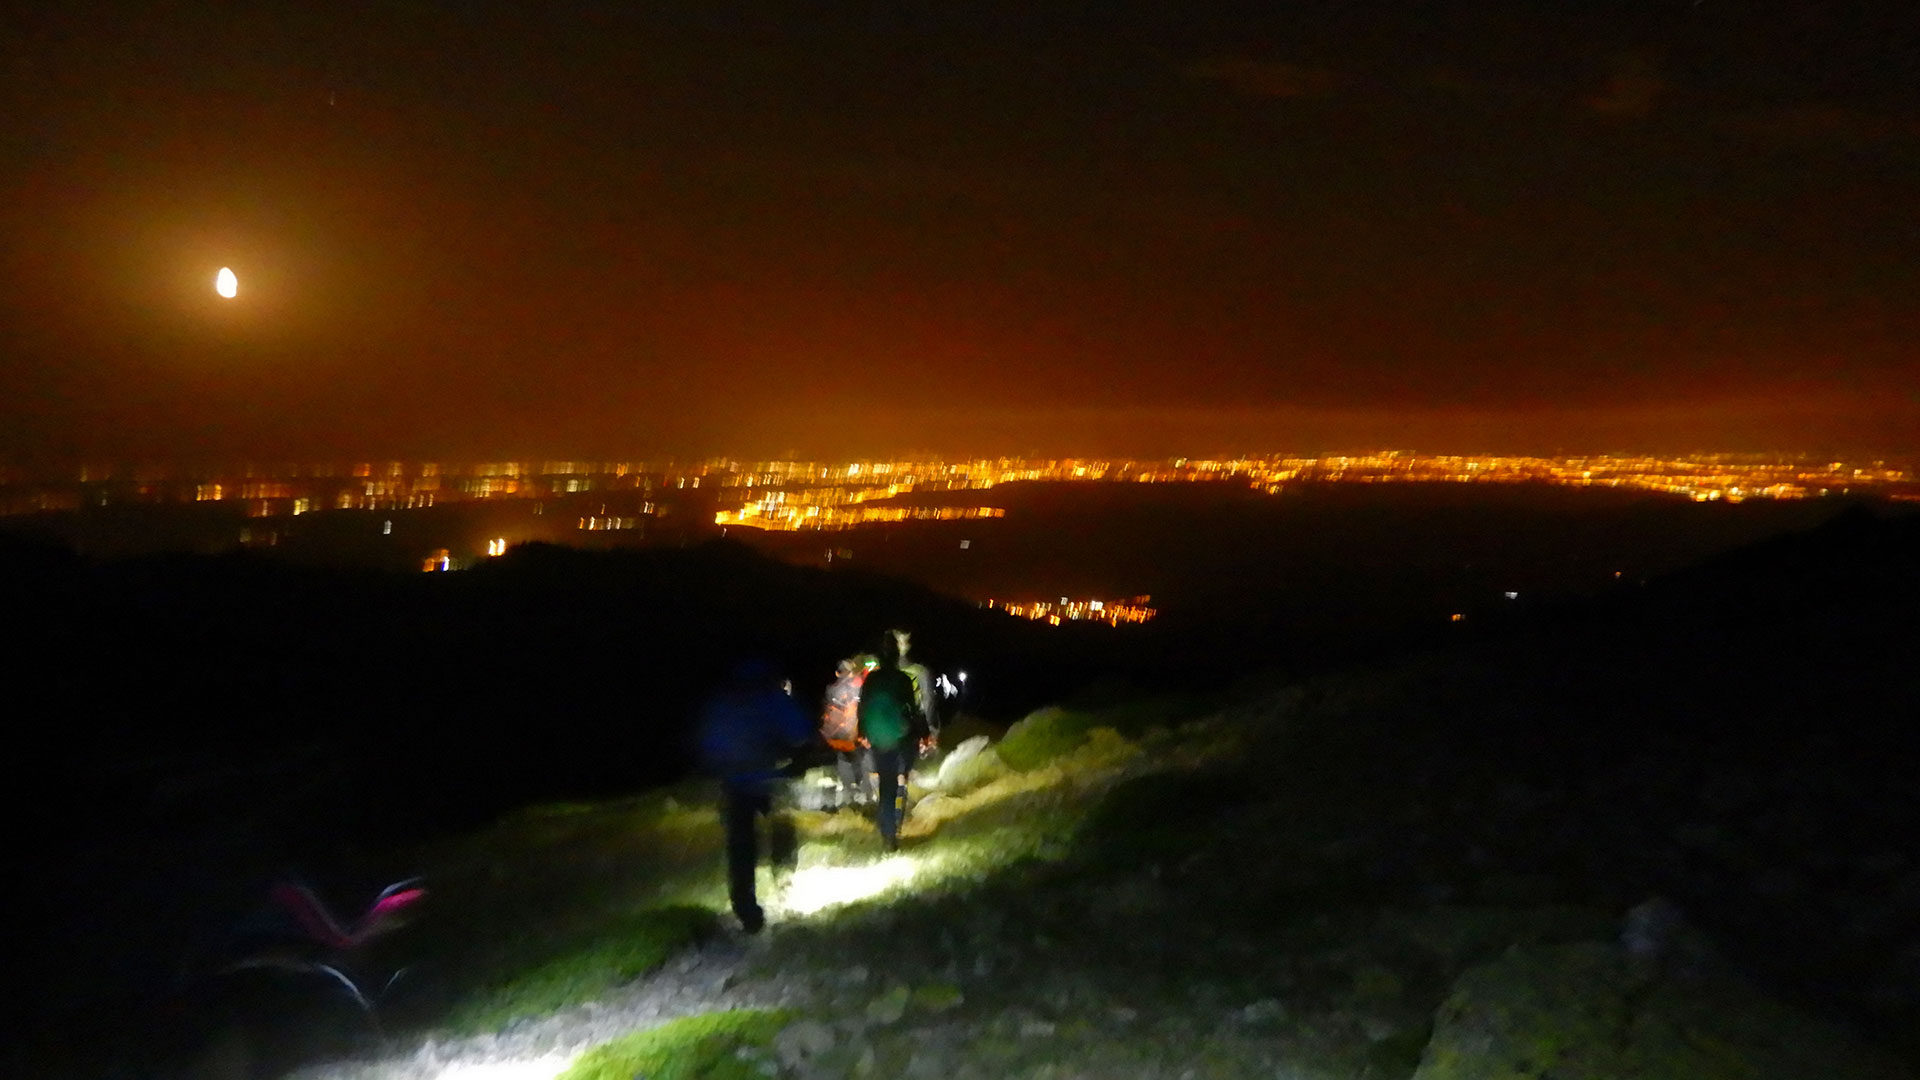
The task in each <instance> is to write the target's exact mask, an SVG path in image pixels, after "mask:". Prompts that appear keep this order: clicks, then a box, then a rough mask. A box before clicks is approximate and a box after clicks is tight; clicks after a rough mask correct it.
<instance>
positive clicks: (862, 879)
mask: <svg viewBox="0 0 1920 1080" xmlns="http://www.w3.org/2000/svg"><path fill="white" fill-rule="evenodd" d="M922 869H924V866H923V864H922V860H920V859H918V858H916V857H914V856H913V855H910V854H895V855H892V856H889V857H887V858H885V859H881V860H880V861H878V862H871V863H863V864H859V865H855V866H805V867H801V868H800V869H798V870H795V871H794V872H793V877H792V879H791V880H789V881H788V882H787V886H786V890H785V892H784V893H782V895H781V897H780V906H781V907H782V908H784V909H785V910H786V911H787V912H788V913H789V914H793V915H811V914H813V913H814V912H817V911H822V910H824V909H826V908H830V907H835V906H837V905H840V904H851V903H853V902H855V901H857V900H868V899H871V898H873V897H876V896H880V895H881V894H883V893H886V892H887V891H889V890H891V889H894V888H897V887H899V886H902V885H906V884H909V883H910V882H912V881H913V879H914V878H915V877H917V876H918V875H919V873H920V872H921V870H922Z"/></svg>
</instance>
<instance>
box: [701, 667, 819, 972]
mask: <svg viewBox="0 0 1920 1080" xmlns="http://www.w3.org/2000/svg"><path fill="white" fill-rule="evenodd" d="M784 685H785V684H784V682H783V680H782V679H781V678H780V676H779V674H778V673H777V672H775V670H774V668H773V665H772V664H771V663H769V662H767V661H765V660H761V659H757V658H753V659H747V660H743V661H741V662H740V663H738V664H736V665H734V668H733V672H732V674H731V675H730V676H729V677H728V679H727V683H726V685H725V686H723V687H721V689H720V690H719V691H718V692H716V693H715V694H714V695H713V696H712V697H711V698H709V699H708V700H707V703H706V704H705V705H704V706H703V707H702V708H701V711H700V719H699V724H698V727H697V729H696V732H697V737H698V739H699V752H700V758H701V761H702V763H703V764H704V765H705V766H706V768H707V769H708V771H710V772H712V773H713V774H714V775H715V776H717V777H718V778H719V780H720V815H721V819H722V821H723V822H724V823H725V825H726V831H727V897H728V899H729V900H730V901H731V902H732V904H733V913H734V915H735V916H737V917H738V918H739V919H740V927H741V929H743V930H745V931H746V932H747V933H749V934H755V933H759V931H760V928H761V927H763V926H765V925H766V921H767V920H766V913H765V912H764V911H762V910H761V908H760V903H759V900H758V898H757V897H756V896H755V895H754V885H753V875H754V868H755V865H756V864H757V863H758V862H759V859H760V851H759V847H760V844H759V839H758V836H757V835H756V833H757V825H758V820H759V818H761V817H762V816H768V815H771V814H772V812H773V787H774V785H775V783H777V782H778V781H779V780H780V778H782V777H784V776H786V775H788V774H789V770H788V768H786V765H787V763H788V762H790V761H791V760H792V759H794V758H795V757H796V756H797V755H798V754H800V753H801V752H802V751H803V750H804V749H805V747H806V745H807V744H808V743H810V742H812V741H813V739H814V728H813V724H812V723H810V722H809V721H808V720H807V715H806V713H805V712H803V711H801V708H800V705H799V703H798V702H796V701H794V700H793V698H792V696H791V695H790V694H788V693H787V692H786V690H785V689H784ZM776 824H777V823H776ZM776 840H777V837H776Z"/></svg>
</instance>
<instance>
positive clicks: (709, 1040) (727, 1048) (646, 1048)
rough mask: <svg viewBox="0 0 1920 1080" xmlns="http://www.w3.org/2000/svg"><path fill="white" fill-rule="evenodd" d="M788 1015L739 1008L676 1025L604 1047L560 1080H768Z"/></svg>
mask: <svg viewBox="0 0 1920 1080" xmlns="http://www.w3.org/2000/svg"><path fill="white" fill-rule="evenodd" d="M791 1019H792V1016H791V1014H789V1013H787V1012H785V1011H767V1010H758V1009H738V1010H734V1011H731V1012H720V1013H706V1014H703V1015H701V1016H689V1017H687V1018H685V1019H683V1020H673V1021H669V1022H668V1023H665V1024H662V1025H660V1026H659V1027H657V1028H652V1029H650V1030H647V1031H641V1032H636V1033H635V1034H632V1035H628V1036H626V1037H625V1038H621V1039H615V1040H614V1041H612V1042H610V1043H603V1044H601V1045H600V1046H596V1047H594V1048H593V1049H592V1050H589V1051H587V1052H586V1053H585V1054H582V1055H581V1056H580V1060H579V1061H577V1062H575V1063H574V1065H573V1067H572V1068H570V1069H568V1070H567V1071H566V1072H564V1073H562V1074H561V1075H560V1077H559V1080H633V1078H635V1077H642V1076H644V1077H646V1078H647V1080H765V1077H766V1076H767V1075H769V1073H768V1071H767V1069H766V1068H765V1066H766V1065H768V1064H770V1063H771V1062H772V1060H773V1054H772V1051H771V1049H770V1047H771V1044H772V1042H773V1038H774V1036H776V1035H778V1034H779V1033H780V1030H781V1029H782V1028H784V1027H786V1025H787V1023H788V1022H789V1021H790V1020H791Z"/></svg>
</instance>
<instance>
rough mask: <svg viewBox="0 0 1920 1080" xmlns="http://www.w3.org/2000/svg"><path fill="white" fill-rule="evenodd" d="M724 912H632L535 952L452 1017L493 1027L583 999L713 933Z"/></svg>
mask: <svg viewBox="0 0 1920 1080" xmlns="http://www.w3.org/2000/svg"><path fill="white" fill-rule="evenodd" d="M718 925H719V918H718V916H716V915H715V914H714V913H713V912H712V911H709V910H707V909H705V908H698V907H691V906H684V905H682V906H674V907H665V908H654V909H651V910H646V911H638V912H634V913H632V914H631V915H630V916H628V917H626V918H625V919H621V920H618V921H613V922H609V923H606V924H604V925H602V926H601V927H599V928H597V930H596V932H595V933H593V934H592V935H591V936H586V937H581V938H570V939H568V940H566V941H565V942H564V943H557V947H558V948H559V949H560V950H561V951H558V952H556V953H552V954H549V955H547V956H545V957H543V958H540V959H537V960H534V959H531V958H529V959H528V960H526V961H524V962H523V964H522V965H521V966H519V967H515V968H512V969H510V970H507V971H503V972H500V973H498V974H497V975H496V977H495V978H494V980H493V981H492V982H491V983H489V984H488V985H485V986H483V987H480V988H478V989H476V990H474V991H473V992H471V993H470V995H469V996H468V998H467V1000H466V1002H465V1003H464V1004H463V1005H461V1006H460V1007H459V1008H458V1009H457V1010H456V1011H455V1013H454V1014H453V1016H452V1017H450V1018H449V1021H448V1024H449V1026H450V1027H452V1028H453V1029H454V1030H456V1031H462V1032H479V1031H493V1030H498V1029H499V1028H501V1027H503V1026H505V1025H506V1024H507V1023H509V1022H511V1021H513V1020H516V1019H519V1018H522V1017H529V1016H545V1015H547V1014H549V1013H552V1012H555V1011H557V1010H560V1009H564V1008H566V1007H568V1006H571V1005H579V1004H582V1003H585V1002H588V1001H592V1000H594V999H595V998H597V997H599V996H601V995H602V994H604V993H606V992H607V991H609V990H611V989H613V988H614V987H616V986H619V985H620V984H622V983H625V982H629V981H631V980H633V979H635V978H638V977H639V976H641V975H644V974H646V973H647V972H649V971H651V970H653V969H654V968H656V967H659V966H660V965H661V964H662V963H664V962H666V960H667V959H668V958H669V957H671V956H673V955H674V954H675V953H677V952H679V951H680V950H681V949H682V948H685V947H686V946H687V945H689V944H691V943H693V942H695V941H698V940H701V939H702V938H705V937H707V936H710V935H711V934H713V933H714V932H715V931H716V930H717V928H718Z"/></svg>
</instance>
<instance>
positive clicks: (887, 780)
mask: <svg viewBox="0 0 1920 1080" xmlns="http://www.w3.org/2000/svg"><path fill="white" fill-rule="evenodd" d="M878 661H879V662H878V664H877V666H875V667H874V669H873V670H872V671H869V672H867V678H866V681H865V682H863V683H861V684H860V710H859V717H860V735H861V737H862V738H864V739H866V740H867V745H868V746H870V747H871V748H872V754H873V767H874V772H875V773H877V774H878V786H879V789H880V790H879V793H878V795H879V806H878V808H877V812H876V813H875V815H874V817H875V824H877V825H878V826H879V828H880V839H881V842H882V843H884V844H885V845H886V847H887V850H888V851H898V850H899V849H900V820H901V818H903V817H905V816H906V803H907V775H908V774H909V773H911V772H912V771H913V762H914V759H915V758H916V757H917V756H918V751H919V748H920V739H921V738H922V737H923V736H925V734H926V720H925V718H924V717H923V716H922V715H921V712H920V705H919V702H918V700H917V699H916V695H915V692H914V687H913V679H912V678H910V677H909V676H908V675H907V673H906V672H904V671H902V670H900V644H899V639H898V638H896V637H894V636H893V635H892V634H883V635H881V638H880V653H879V656H878Z"/></svg>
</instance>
